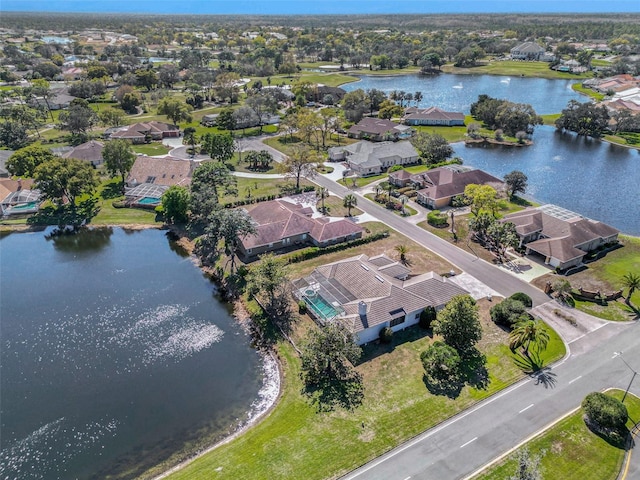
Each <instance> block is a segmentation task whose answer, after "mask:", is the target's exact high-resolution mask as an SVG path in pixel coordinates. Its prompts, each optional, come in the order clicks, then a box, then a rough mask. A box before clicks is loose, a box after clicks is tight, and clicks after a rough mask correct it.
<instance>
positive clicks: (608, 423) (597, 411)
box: [582, 392, 629, 431]
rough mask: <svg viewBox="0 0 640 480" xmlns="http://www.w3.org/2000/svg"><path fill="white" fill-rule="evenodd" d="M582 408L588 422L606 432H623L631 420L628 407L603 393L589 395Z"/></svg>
mask: <svg viewBox="0 0 640 480" xmlns="http://www.w3.org/2000/svg"><path fill="white" fill-rule="evenodd" d="M582 408H583V410H584V413H585V415H586V416H587V420H588V421H589V422H591V423H592V424H594V425H596V426H597V427H599V428H602V429H604V430H612V431H622V430H623V429H624V428H625V425H626V423H627V420H628V419H629V413H628V412H627V407H625V406H624V404H623V403H622V402H621V401H620V400H617V399H615V398H613V397H610V396H609V395H605V394H604V393H601V392H593V393H590V394H589V395H587V396H586V397H585V399H584V400H583V401H582Z"/></svg>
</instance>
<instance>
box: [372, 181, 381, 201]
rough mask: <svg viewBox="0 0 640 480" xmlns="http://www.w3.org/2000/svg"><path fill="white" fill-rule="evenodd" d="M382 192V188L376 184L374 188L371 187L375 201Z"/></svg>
mask: <svg viewBox="0 0 640 480" xmlns="http://www.w3.org/2000/svg"><path fill="white" fill-rule="evenodd" d="M382 190H383V188H382V187H381V186H380V184H378V185H376V186H375V187H373V191H374V193H375V194H376V200H378V197H379V196H380V194H381V193H382Z"/></svg>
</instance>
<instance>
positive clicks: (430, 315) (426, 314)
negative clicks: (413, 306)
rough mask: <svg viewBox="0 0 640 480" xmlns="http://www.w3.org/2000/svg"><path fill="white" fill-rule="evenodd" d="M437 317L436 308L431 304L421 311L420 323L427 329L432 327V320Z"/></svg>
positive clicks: (421, 326)
mask: <svg viewBox="0 0 640 480" xmlns="http://www.w3.org/2000/svg"><path fill="white" fill-rule="evenodd" d="M435 319H436V309H435V308H433V307H432V306H431V305H429V306H428V307H427V308H425V309H424V310H423V311H422V312H420V321H419V322H418V325H420V328H424V329H425V330H427V329H429V328H431V322H433V321H434V320H435Z"/></svg>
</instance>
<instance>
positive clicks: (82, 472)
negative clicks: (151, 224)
mask: <svg viewBox="0 0 640 480" xmlns="http://www.w3.org/2000/svg"><path fill="white" fill-rule="evenodd" d="M50 233H51V230H50V229H49V230H47V231H46V232H40V233H13V234H10V235H6V236H4V237H3V238H2V239H1V240H0V249H1V257H0V267H1V271H2V277H1V278H2V302H1V305H0V316H1V318H2V337H1V340H0V341H1V344H0V349H1V366H2V372H1V373H2V375H1V379H0V388H1V390H0V392H1V398H0V400H1V408H2V410H1V425H0V428H1V430H2V436H1V439H0V448H1V450H2V453H1V457H0V478H2V479H5V478H7V479H69V478H78V479H93V478H96V479H97V478H106V477H107V476H108V475H112V476H111V477H110V478H134V477H136V476H138V475H139V474H141V473H143V472H144V471H146V470H147V469H148V468H150V467H152V466H154V465H157V464H159V463H161V462H164V461H167V459H169V458H170V457H171V455H173V454H176V452H180V453H181V454H188V453H193V451H195V450H197V449H200V448H202V447H204V446H206V445H209V444H211V443H212V442H213V441H214V440H216V439H219V438H220V436H222V435H223V434H225V433H227V432H228V431H229V430H230V429H234V428H237V427H239V426H241V425H243V424H246V423H247V422H248V421H249V419H250V418H251V417H252V416H254V415H257V414H259V413H261V412H262V411H263V410H264V409H265V407H266V405H268V404H269V403H270V402H271V401H272V400H273V398H274V395H276V394H277V379H274V377H273V374H274V372H277V370H274V368H275V366H274V364H273V362H272V361H270V360H269V359H267V358H264V357H263V356H261V355H260V354H259V353H258V352H257V351H255V350H254V349H252V348H251V345H250V338H249V336H248V335H247V334H246V333H245V332H244V331H243V329H242V328H241V326H240V325H239V324H238V322H237V321H236V320H235V319H234V318H233V317H232V316H231V315H230V312H229V310H228V308H227V305H226V304H224V303H222V302H221V301H220V300H219V299H218V298H217V295H216V289H215V286H214V285H213V284H212V283H211V282H210V281H209V280H207V279H206V278H205V277H204V276H203V274H202V273H201V271H200V269H199V268H197V267H196V266H195V265H194V263H193V261H192V259H191V258H190V257H188V256H185V254H184V252H182V251H181V250H180V249H179V248H178V247H177V246H176V245H174V244H173V243H172V242H170V241H169V240H168V239H167V236H166V234H165V232H162V231H160V230H143V231H131V230H123V229H110V228H100V229H93V230H89V231H85V232H82V233H80V234H78V235H66V236H57V237H52V236H50V235H48V234H50ZM276 378H277V375H276ZM176 458H177V457H173V458H172V459H171V460H172V461H175V460H176ZM183 458H184V457H183Z"/></svg>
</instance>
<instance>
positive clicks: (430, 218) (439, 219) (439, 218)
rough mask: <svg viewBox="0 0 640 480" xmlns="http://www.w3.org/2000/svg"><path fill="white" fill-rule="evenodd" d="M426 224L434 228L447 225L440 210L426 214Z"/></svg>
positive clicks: (444, 216)
mask: <svg viewBox="0 0 640 480" xmlns="http://www.w3.org/2000/svg"><path fill="white" fill-rule="evenodd" d="M427 222H428V223H429V225H433V226H434V227H444V226H445V225H447V216H446V215H445V214H443V213H440V210H433V211H431V212H429V213H428V214H427Z"/></svg>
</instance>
